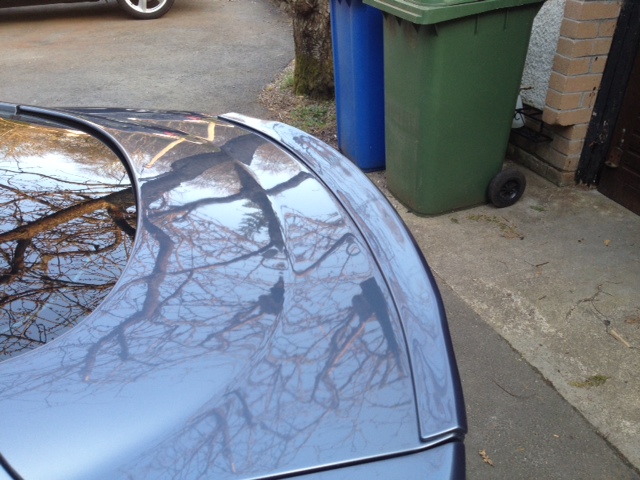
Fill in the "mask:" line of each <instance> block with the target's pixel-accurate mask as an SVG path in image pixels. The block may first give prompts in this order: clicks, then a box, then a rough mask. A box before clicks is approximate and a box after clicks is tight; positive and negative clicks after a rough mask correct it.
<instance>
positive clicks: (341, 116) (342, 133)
mask: <svg viewBox="0 0 640 480" xmlns="http://www.w3.org/2000/svg"><path fill="white" fill-rule="evenodd" d="M331 36H332V40H333V63H334V76H335V90H336V115H337V123H338V147H339V149H340V151H341V152H342V153H343V154H344V155H345V156H346V157H347V158H348V159H350V160H351V161H352V162H354V163H355V164H356V165H357V166H358V167H359V168H360V169H361V170H363V171H365V172H370V171H375V170H382V169H384V168H385V134H384V65H383V58H384V50H383V48H384V47H383V43H382V37H383V18H382V12H381V11H380V10H378V9H376V8H373V7H370V6H368V5H365V4H364V3H363V2H362V1H361V0H331Z"/></svg>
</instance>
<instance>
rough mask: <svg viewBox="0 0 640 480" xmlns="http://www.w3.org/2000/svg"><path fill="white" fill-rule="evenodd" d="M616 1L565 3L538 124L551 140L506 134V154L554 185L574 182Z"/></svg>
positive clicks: (616, 9)
mask: <svg viewBox="0 0 640 480" xmlns="http://www.w3.org/2000/svg"><path fill="white" fill-rule="evenodd" d="M621 2H622V0H567V1H566V4H565V10H564V18H563V20H562V26H561V29H560V38H559V40H558V47H557V50H556V55H555V58H554V62H553V70H552V72H551V77H550V79H549V89H548V91H547V98H546V102H545V107H544V110H543V114H542V121H543V122H544V124H545V126H546V127H548V129H549V131H550V132H551V135H550V136H551V137H552V141H551V142H546V143H534V142H532V141H529V140H526V139H524V138H520V137H517V136H515V135H512V148H511V149H510V155H511V156H513V157H515V158H516V159H517V160H519V161H520V162H521V163H524V164H526V165H527V166H528V167H529V168H531V169H532V170H534V171H536V172H538V173H539V174H541V175H542V176H544V177H546V178H547V179H549V180H551V181H552V182H554V183H555V184H557V185H569V184H573V183H574V177H575V171H576V169H577V167H578V161H579V159H580V153H581V151H582V147H583V144H584V137H585V135H586V133H587V127H588V125H589V121H590V120H591V114H592V112H593V105H594V103H595V100H596V96H597V94H598V89H599V87H600V81H601V79H602V72H603V71H604V67H605V64H606V60H607V54H608V53H609V49H610V48H611V42H612V39H613V33H614V31H615V27H616V23H617V19H618V16H619V14H620V7H621Z"/></svg>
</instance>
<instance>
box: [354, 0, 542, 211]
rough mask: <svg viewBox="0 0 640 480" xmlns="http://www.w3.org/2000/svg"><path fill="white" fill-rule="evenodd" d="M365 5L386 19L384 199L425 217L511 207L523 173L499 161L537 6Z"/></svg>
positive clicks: (537, 0)
mask: <svg viewBox="0 0 640 480" xmlns="http://www.w3.org/2000/svg"><path fill="white" fill-rule="evenodd" d="M364 2H365V3H366V4H368V5H371V6H373V7H376V8H378V9H380V10H382V11H383V13H384V15H383V16H384V20H383V22H384V25H383V36H384V41H383V44H384V47H383V48H384V88H385V93H384V95H385V140H386V159H387V166H386V169H387V184H388V187H389V190H390V191H391V193H393V194H394V195H395V196H396V197H397V198H398V199H399V200H400V201H401V202H403V203H404V204H405V205H407V206H408V207H409V208H410V209H411V210H413V211H414V212H416V213H419V214H424V215H437V214H441V213H445V212H448V211H453V210H457V209H462V208H466V207H470V206H473V205H478V204H481V203H486V202H487V200H490V201H492V202H493V203H494V204H495V205H496V206H498V207H503V206H508V205H510V204H513V203H515V201H517V200H518V199H519V198H520V196H521V195H522V192H523V190H524V186H525V179H524V175H522V173H520V172H519V171H517V170H512V171H502V164H503V161H504V156H505V153H506V149H507V143H508V140H509V132H510V127H511V121H512V118H513V114H514V110H515V105H516V100H517V96H518V92H519V89H520V81H521V77H522V71H523V68H524V62H525V58H526V53H527V48H528V44H529V38H530V36H531V28H532V25H533V19H534V17H535V16H536V13H537V12H538V10H539V9H540V7H541V5H542V2H543V0H481V1H475V0H467V1H465V0H364Z"/></svg>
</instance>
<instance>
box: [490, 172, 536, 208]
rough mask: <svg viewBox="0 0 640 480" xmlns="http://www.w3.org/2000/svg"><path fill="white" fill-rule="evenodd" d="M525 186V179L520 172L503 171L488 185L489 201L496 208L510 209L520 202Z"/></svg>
mask: <svg viewBox="0 0 640 480" xmlns="http://www.w3.org/2000/svg"><path fill="white" fill-rule="evenodd" d="M526 186H527V179H526V177H525V176H524V174H523V173H522V172H520V171H519V170H514V169H508V170H503V171H501V172H500V173H498V174H497V175H496V176H495V177H493V179H492V180H491V183H490V184H489V200H490V201H491V203H493V204H494V205H495V206H496V207H497V208H504V207H510V206H511V205H513V204H514V203H516V202H517V201H518V200H520V197H522V194H523V193H524V189H525V187H526Z"/></svg>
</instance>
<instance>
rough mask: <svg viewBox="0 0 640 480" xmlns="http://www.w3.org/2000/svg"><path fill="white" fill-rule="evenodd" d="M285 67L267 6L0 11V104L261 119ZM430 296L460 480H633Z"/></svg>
mask: <svg viewBox="0 0 640 480" xmlns="http://www.w3.org/2000/svg"><path fill="white" fill-rule="evenodd" d="M292 58H293V40H292V36H291V30H290V24H289V21H288V19H287V18H286V17H285V16H284V15H283V14H282V13H281V12H280V11H279V10H278V9H277V8H275V7H274V6H273V4H271V3H270V2H269V0H253V1H252V0H176V4H175V6H174V8H173V10H172V11H171V12H170V13H169V14H168V15H166V16H165V17H163V18H161V19H159V20H155V21H135V20H130V19H129V18H128V17H127V16H126V15H125V14H124V13H122V12H121V11H120V9H119V8H118V7H117V5H116V4H115V0H111V1H110V3H99V4H92V3H89V4H81V5H60V6H46V7H30V8H21V9H7V10H0V101H6V102H14V103H25V104H32V105H40V106H52V107H54V106H117V107H135V108H154V109H177V110H193V111H201V112H205V113H213V114H216V113H225V112H228V111H236V112H239V113H243V114H248V115H253V116H266V115H267V112H266V111H265V110H264V109H263V108H262V107H260V105H259V104H258V103H257V101H256V99H257V96H258V94H259V92H260V90H261V89H262V87H263V86H264V85H266V84H267V83H269V82H270V81H272V79H273V78H274V76H275V75H276V74H277V73H278V72H279V71H280V70H282V69H283V68H284V67H285V66H286V65H287V64H288V63H289V62H290V61H291V59H292ZM441 287H442V293H443V297H444V301H445V305H446V308H447V311H448V316H449V319H450V325H451V331H452V336H453V339H454V344H455V348H456V354H457V358H458V362H459V367H460V371H461V375H462V379H463V386H464V389H465V398H466V403H467V410H468V416H469V426H470V433H469V436H468V437H467V442H466V446H467V466H468V477H469V478H470V479H518V478H523V479H639V478H640V476H639V475H638V473H637V472H636V471H635V470H633V469H632V468H630V467H629V466H628V465H627V464H625V463H624V462H623V461H622V460H621V459H620V457H619V456H618V455H617V453H616V452H615V451H614V450H613V449H612V448H611V447H610V446H609V444H608V443H607V442H606V441H605V440H604V439H602V438H601V437H600V436H599V435H598V434H597V433H596V432H595V431H594V429H593V428H592V427H591V425H590V424H589V423H588V422H586V421H585V420H584V418H583V417H582V416H581V415H580V414H578V413H577V412H576V411H575V410H574V409H573V408H572V407H571V406H570V405H569V404H568V403H567V402H566V401H564V400H563V399H562V398H561V397H560V396H559V395H558V394H557V393H556V392H555V390H554V389H553V388H552V387H550V386H549V385H548V384H547V383H546V382H545V381H544V379H543V378H542V377H541V376H540V375H539V374H538V373H537V372H536V371H535V370H534V369H532V368H531V367H530V366H529V365H528V364H527V363H526V362H525V361H524V360H522V358H521V357H520V356H519V355H518V353H517V352H515V351H514V350H512V349H511V347H510V346H509V345H508V344H507V343H506V342H505V341H504V340H503V339H502V338H501V337H500V336H499V335H498V334H497V333H495V331H494V330H493V329H492V328H491V327H489V326H488V325H487V324H486V323H485V322H484V321H483V320H482V319H481V318H479V317H478V316H477V315H476V313H475V312H474V311H473V310H472V309H471V308H470V307H469V306H468V305H466V304H465V303H464V302H463V301H462V300H460V298H459V297H457V296H456V294H455V293H453V291H452V290H450V289H449V288H448V287H447V286H446V285H444V284H443V285H441ZM481 451H483V452H485V454H484V456H483V455H481V454H480V452H481Z"/></svg>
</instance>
